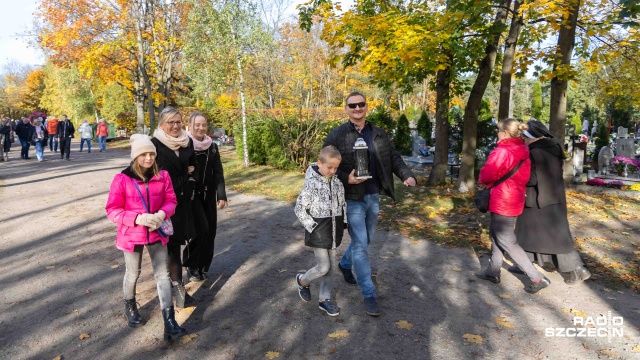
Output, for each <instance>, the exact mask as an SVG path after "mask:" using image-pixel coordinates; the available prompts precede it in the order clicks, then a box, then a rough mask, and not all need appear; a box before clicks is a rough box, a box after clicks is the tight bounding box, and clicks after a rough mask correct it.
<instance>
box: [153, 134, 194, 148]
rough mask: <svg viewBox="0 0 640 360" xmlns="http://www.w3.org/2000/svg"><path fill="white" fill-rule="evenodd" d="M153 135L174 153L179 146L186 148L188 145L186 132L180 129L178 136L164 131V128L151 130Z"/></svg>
mask: <svg viewBox="0 0 640 360" xmlns="http://www.w3.org/2000/svg"><path fill="white" fill-rule="evenodd" d="M153 137H154V138H156V139H158V140H160V142H161V143H163V144H164V145H165V146H166V147H168V148H169V149H171V150H173V151H175V152H176V153H177V152H178V150H179V149H180V148H186V147H187V146H189V136H187V132H186V131H184V130H182V132H181V133H180V136H178V137H173V136H171V135H169V134H167V133H166V132H164V130H162V129H160V128H158V129H156V131H154V132H153Z"/></svg>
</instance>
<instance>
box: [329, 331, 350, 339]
mask: <svg viewBox="0 0 640 360" xmlns="http://www.w3.org/2000/svg"><path fill="white" fill-rule="evenodd" d="M347 336H349V332H348V331H347V330H337V331H335V332H332V333H331V334H329V337H330V338H332V339H340V338H346V337H347Z"/></svg>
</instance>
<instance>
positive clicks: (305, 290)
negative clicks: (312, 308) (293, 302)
mask: <svg viewBox="0 0 640 360" xmlns="http://www.w3.org/2000/svg"><path fill="white" fill-rule="evenodd" d="M301 277H302V274H298V275H296V284H298V295H300V299H302V300H303V301H306V302H309V301H311V289H310V287H309V286H304V285H302V283H301V282H300V278H301Z"/></svg>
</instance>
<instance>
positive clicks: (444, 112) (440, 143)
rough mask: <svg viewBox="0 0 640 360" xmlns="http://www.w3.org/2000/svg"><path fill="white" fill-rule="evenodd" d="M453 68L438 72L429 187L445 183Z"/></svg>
mask: <svg viewBox="0 0 640 360" xmlns="http://www.w3.org/2000/svg"><path fill="white" fill-rule="evenodd" d="M450 77H451V68H450V67H447V68H446V69H444V70H438V73H437V74H436V119H435V122H436V153H435V155H434V159H433V168H432V169H431V174H429V180H428V184H429V185H438V184H441V183H443V182H444V181H445V178H446V176H447V165H448V164H447V163H448V159H449V157H448V155H449V97H450V91H451V90H450V88H449V87H450V85H451V79H450Z"/></svg>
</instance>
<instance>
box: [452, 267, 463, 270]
mask: <svg viewBox="0 0 640 360" xmlns="http://www.w3.org/2000/svg"><path fill="white" fill-rule="evenodd" d="M451 270H453V271H462V269H460V268H459V267H457V266H454V267H452V268H451Z"/></svg>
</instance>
